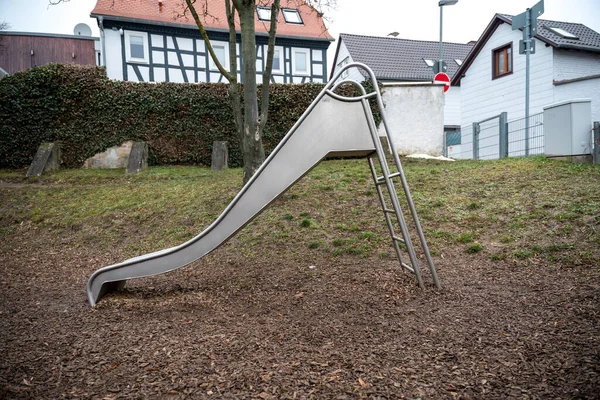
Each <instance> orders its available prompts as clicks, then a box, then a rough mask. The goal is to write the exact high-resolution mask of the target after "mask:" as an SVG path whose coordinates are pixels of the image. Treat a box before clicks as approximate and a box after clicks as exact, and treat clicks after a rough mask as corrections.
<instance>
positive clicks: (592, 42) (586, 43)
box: [452, 14, 600, 86]
mask: <svg viewBox="0 0 600 400" xmlns="http://www.w3.org/2000/svg"><path fill="white" fill-rule="evenodd" d="M512 18H513V16H512V15H508V14H496V15H495V16H494V18H492V20H491V21H490V23H489V24H488V26H487V28H485V30H484V31H483V33H482V34H481V37H480V38H479V40H478V41H477V44H476V45H475V46H474V47H473V49H472V51H471V52H470V53H469V55H468V56H467V57H466V59H465V61H464V62H463V65H462V66H461V67H460V68H459V69H458V71H457V74H456V75H455V76H454V78H452V85H453V86H456V85H458V84H460V79H461V78H462V75H464V73H465V72H466V71H467V69H469V66H470V65H471V63H472V62H473V60H474V59H475V57H477V55H478V54H479V52H480V51H481V49H482V48H483V46H485V44H486V43H487V41H488V40H489V38H490V37H491V36H492V34H493V33H494V31H495V30H496V28H497V27H498V26H499V25H500V24H503V23H507V24H512ZM537 22H538V29H537V34H536V35H535V36H534V37H535V38H536V39H538V40H540V41H542V42H544V43H546V44H548V45H549V46H552V47H556V48H561V49H575V50H583V51H591V52H600V33H598V32H596V31H594V30H593V29H590V28H588V27H587V26H585V25H583V24H577V23H573V22H561V21H550V20H545V19H538V20H537ZM550 27H552V28H560V29H563V30H565V31H567V32H569V33H572V34H573V35H575V36H577V37H578V38H579V39H577V40H575V39H567V38H564V37H562V36H560V35H557V34H556V33H554V32H552V31H551V30H549V29H547V28H550Z"/></svg>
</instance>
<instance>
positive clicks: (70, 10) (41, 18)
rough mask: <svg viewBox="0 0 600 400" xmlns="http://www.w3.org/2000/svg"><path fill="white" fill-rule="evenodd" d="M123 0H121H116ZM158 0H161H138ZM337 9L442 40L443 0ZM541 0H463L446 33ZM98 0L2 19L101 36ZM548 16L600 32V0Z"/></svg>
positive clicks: (1, 16)
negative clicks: (85, 28) (82, 27)
mask: <svg viewBox="0 0 600 400" xmlns="http://www.w3.org/2000/svg"><path fill="white" fill-rule="evenodd" d="M115 1H119V0H115ZM137 1H155V0H137ZM337 1H338V7H337V9H336V10H329V11H328V12H327V15H328V17H329V19H330V21H329V22H328V26H329V32H330V34H331V35H332V36H333V37H334V38H336V39H337V38H338V35H339V34H340V33H354V34H359V35H373V36H386V35H387V34H388V33H391V32H399V33H400V35H399V36H398V37H400V38H405V39H416V40H432V41H439V35H440V33H439V29H440V28H439V23H440V21H439V19H440V14H439V7H438V0H369V1H367V0H337ZM536 2H537V1H536V0H531V1H530V0H459V2H458V4H456V5H454V6H446V7H444V31H443V39H444V41H448V42H457V43H467V42H468V41H469V40H477V39H478V38H479V36H480V35H481V33H482V32H483V30H484V29H485V27H486V26H487V24H488V23H489V22H490V20H491V19H492V17H493V16H494V14H495V13H497V12H498V13H504V14H512V15H516V14H520V13H522V12H524V11H525V9H526V8H527V7H531V6H533V5H534V4H535V3H536ZM95 4H96V0H70V1H69V2H66V3H63V4H59V5H56V6H48V0H0V22H1V21H5V22H7V23H8V24H10V26H11V29H10V30H13V31H23V32H46V33H62V34H73V28H74V27H75V25H77V24H78V23H81V22H84V23H86V24H88V25H89V26H90V27H91V28H92V34H93V35H94V36H98V34H99V33H98V25H97V22H96V20H95V19H91V18H89V14H90V12H91V11H92V9H93V8H94V5H95ZM541 18H542V19H550V20H558V21H566V22H579V23H582V24H584V25H587V26H588V27H590V28H592V29H594V30H595V31H597V32H600V0H545V12H544V14H543V15H542V16H541ZM336 46H337V41H336V42H333V43H332V45H331V46H330V50H329V54H328V59H329V61H330V62H331V61H332V59H333V56H334V54H335V48H336Z"/></svg>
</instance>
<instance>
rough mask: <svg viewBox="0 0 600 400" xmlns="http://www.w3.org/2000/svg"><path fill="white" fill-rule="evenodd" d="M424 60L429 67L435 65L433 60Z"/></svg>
mask: <svg viewBox="0 0 600 400" xmlns="http://www.w3.org/2000/svg"><path fill="white" fill-rule="evenodd" d="M423 61H425V64H427V66H428V67H430V68H431V67H433V64H434V62H433V60H430V59H428V58H424V59H423Z"/></svg>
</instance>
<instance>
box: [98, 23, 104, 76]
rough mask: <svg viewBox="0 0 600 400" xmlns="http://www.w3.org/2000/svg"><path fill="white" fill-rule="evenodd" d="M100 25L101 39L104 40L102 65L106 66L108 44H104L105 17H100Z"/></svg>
mask: <svg viewBox="0 0 600 400" xmlns="http://www.w3.org/2000/svg"><path fill="white" fill-rule="evenodd" d="M98 26H99V27H100V40H101V41H102V66H103V67H106V46H105V44H104V42H105V40H104V17H103V16H99V17H98Z"/></svg>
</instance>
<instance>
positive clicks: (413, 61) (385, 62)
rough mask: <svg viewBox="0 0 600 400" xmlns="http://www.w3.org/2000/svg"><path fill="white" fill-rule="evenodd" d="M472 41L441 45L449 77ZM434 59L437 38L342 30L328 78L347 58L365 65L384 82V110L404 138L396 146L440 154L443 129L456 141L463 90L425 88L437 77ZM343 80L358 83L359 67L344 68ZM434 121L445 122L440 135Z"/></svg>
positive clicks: (345, 62)
mask: <svg viewBox="0 0 600 400" xmlns="http://www.w3.org/2000/svg"><path fill="white" fill-rule="evenodd" d="M473 44H474V43H468V44H462V43H447V42H444V43H442V45H443V47H442V49H443V58H444V60H445V62H446V64H447V65H448V70H447V71H446V73H447V74H448V75H449V76H450V78H452V77H453V76H454V75H455V73H456V71H457V70H458V68H459V67H460V65H461V64H462V62H463V60H464V59H465V58H466V56H467V54H468V53H469V51H470V50H471V49H472V48H473ZM438 58H439V42H432V41H422V40H409V39H401V38H397V37H390V36H388V37H376V36H361V35H351V34H345V33H342V34H340V39H339V41H338V45H337V49H336V54H335V58H334V61H333V69H332V72H331V75H330V78H331V77H333V75H335V74H336V73H337V72H338V71H339V70H340V69H341V68H342V67H343V66H344V65H347V64H349V63H351V62H361V63H363V64H366V65H368V66H369V67H370V68H371V69H372V70H373V73H374V74H375V77H376V78H377V80H378V81H379V82H380V83H382V84H383V85H384V93H383V96H384V101H385V102H386V104H390V106H389V107H387V108H388V114H390V116H391V117H393V116H394V115H398V118H399V120H398V123H397V124H395V125H396V127H395V128H396V129H397V130H398V131H399V132H400V135H401V136H402V139H401V140H400V142H401V143H399V144H398V145H397V146H396V147H397V148H396V149H397V150H398V151H400V152H401V153H411V152H423V153H429V154H432V155H434V154H435V155H439V154H441V153H442V151H443V149H442V144H443V136H442V132H441V130H442V129H443V131H444V133H445V134H446V136H447V138H448V139H449V142H450V143H451V144H452V143H453V142H452V140H455V138H459V139H460V134H459V130H460V101H461V93H460V90H461V89H460V87H450V89H449V90H448V91H447V92H446V93H445V94H443V95H442V96H440V93H439V92H440V91H439V90H432V88H431V87H429V88H428V87H427V86H431V83H432V80H433V77H434V75H435V74H434V72H433V69H432V67H433V65H434V63H436V62H437V60H438ZM341 78H346V79H352V80H354V81H357V82H362V81H363V80H364V79H365V77H364V76H363V75H362V74H361V72H360V71H359V70H358V69H351V70H348V71H346V72H344V74H343V76H342V77H341ZM386 97H387V99H386ZM386 100H389V101H386ZM403 100H404V101H403ZM438 100H439V101H441V107H442V109H443V115H439V114H440V113H439V112H438V111H437V109H438V106H437V103H438ZM392 101H393V104H394V105H393V107H392V106H391V102H392ZM408 103H410V104H408ZM434 114H435V115H434ZM438 119H439V120H441V122H440V121H438ZM402 121H405V122H402ZM437 125H439V126H443V128H439V129H440V132H439V135H438V134H437V133H435V132H436V131H437V128H436V126H437Z"/></svg>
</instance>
